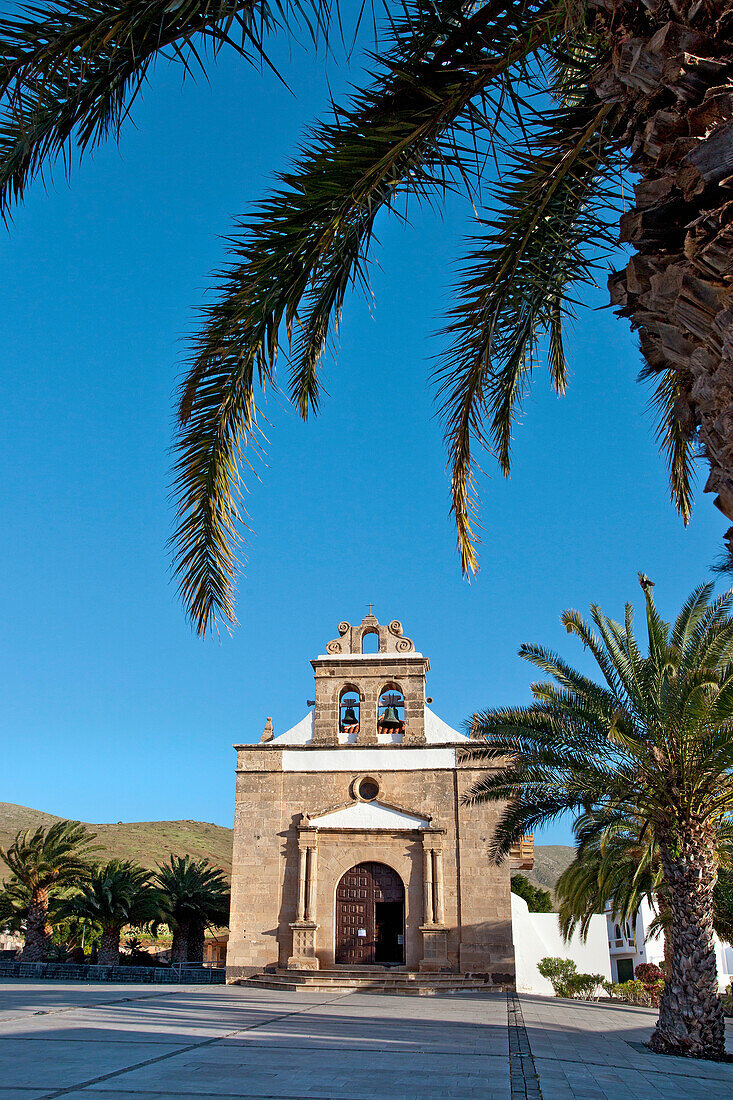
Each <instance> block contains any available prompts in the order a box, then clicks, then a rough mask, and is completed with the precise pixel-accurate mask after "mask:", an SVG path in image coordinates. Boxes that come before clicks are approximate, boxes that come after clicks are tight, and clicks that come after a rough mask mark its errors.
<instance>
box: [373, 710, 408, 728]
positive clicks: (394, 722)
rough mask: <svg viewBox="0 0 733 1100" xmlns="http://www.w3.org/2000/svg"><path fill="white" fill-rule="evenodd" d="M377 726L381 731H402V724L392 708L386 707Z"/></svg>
mask: <svg viewBox="0 0 733 1100" xmlns="http://www.w3.org/2000/svg"><path fill="white" fill-rule="evenodd" d="M379 725H380V727H381V728H382V729H387V730H398V729H402V722H401V721H400V719H399V718H398V717H397V711H396V710H395V708H394V707H387V708H386V709H385V711H384V714H383V715H382V717H381V718H380V719H379Z"/></svg>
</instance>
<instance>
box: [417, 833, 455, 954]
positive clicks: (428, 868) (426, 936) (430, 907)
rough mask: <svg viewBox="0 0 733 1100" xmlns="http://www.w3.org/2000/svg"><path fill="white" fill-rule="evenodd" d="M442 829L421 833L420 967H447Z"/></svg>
mask: <svg viewBox="0 0 733 1100" xmlns="http://www.w3.org/2000/svg"><path fill="white" fill-rule="evenodd" d="M444 832H445V830H444V829H431V830H429V831H428V830H426V831H425V832H424V833H423V868H424V870H423V888H424V896H425V906H424V908H425V913H424V921H423V924H422V925H421V927H420V931H421V932H422V939H423V957H422V959H421V960H420V970H423V971H425V970H428V971H430V970H432V971H445V970H449V969H450V966H449V963H448V929H447V928H446V926H445V907H444V901H443V851H442V848H440V847H439V845H440V843H441V834H442V833H444Z"/></svg>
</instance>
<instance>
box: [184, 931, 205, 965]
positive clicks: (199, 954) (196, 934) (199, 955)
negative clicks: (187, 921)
mask: <svg viewBox="0 0 733 1100" xmlns="http://www.w3.org/2000/svg"><path fill="white" fill-rule="evenodd" d="M204 939H205V928H204V926H203V924H202V923H201V922H200V921H192V922H191V927H190V929H189V933H188V952H187V961H188V962H190V963H203V961H204Z"/></svg>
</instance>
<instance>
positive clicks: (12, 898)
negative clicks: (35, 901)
mask: <svg viewBox="0 0 733 1100" xmlns="http://www.w3.org/2000/svg"><path fill="white" fill-rule="evenodd" d="M30 902H31V891H30V890H29V888H28V887H27V886H25V885H24V884H23V883H22V882H19V881H18V879H16V878H14V877H12V876H11V878H9V879H8V880H7V882H5V883H4V884H3V887H2V889H1V890H0V928H3V929H7V930H8V931H9V932H22V931H24V930H25V926H26V921H27V919H28V909H29V907H30Z"/></svg>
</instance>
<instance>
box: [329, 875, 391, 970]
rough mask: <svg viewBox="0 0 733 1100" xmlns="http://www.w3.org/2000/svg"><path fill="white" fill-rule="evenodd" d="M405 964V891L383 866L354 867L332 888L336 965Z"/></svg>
mask: <svg viewBox="0 0 733 1100" xmlns="http://www.w3.org/2000/svg"><path fill="white" fill-rule="evenodd" d="M404 961H405V888H404V886H403V885H402V879H401V878H400V876H399V875H398V874H397V872H396V871H393V870H392V868H391V867H388V866H387V865H386V864H385V863H358V864H357V865H356V867H352V868H351V870H349V871H347V872H346V874H345V875H344V876H343V878H342V879H341V881H340V882H339V884H338V886H337V888H336V962H337V963H348V964H350V965H352V966H369V965H373V964H375V963H384V964H392V965H400V964H401V963H404Z"/></svg>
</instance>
